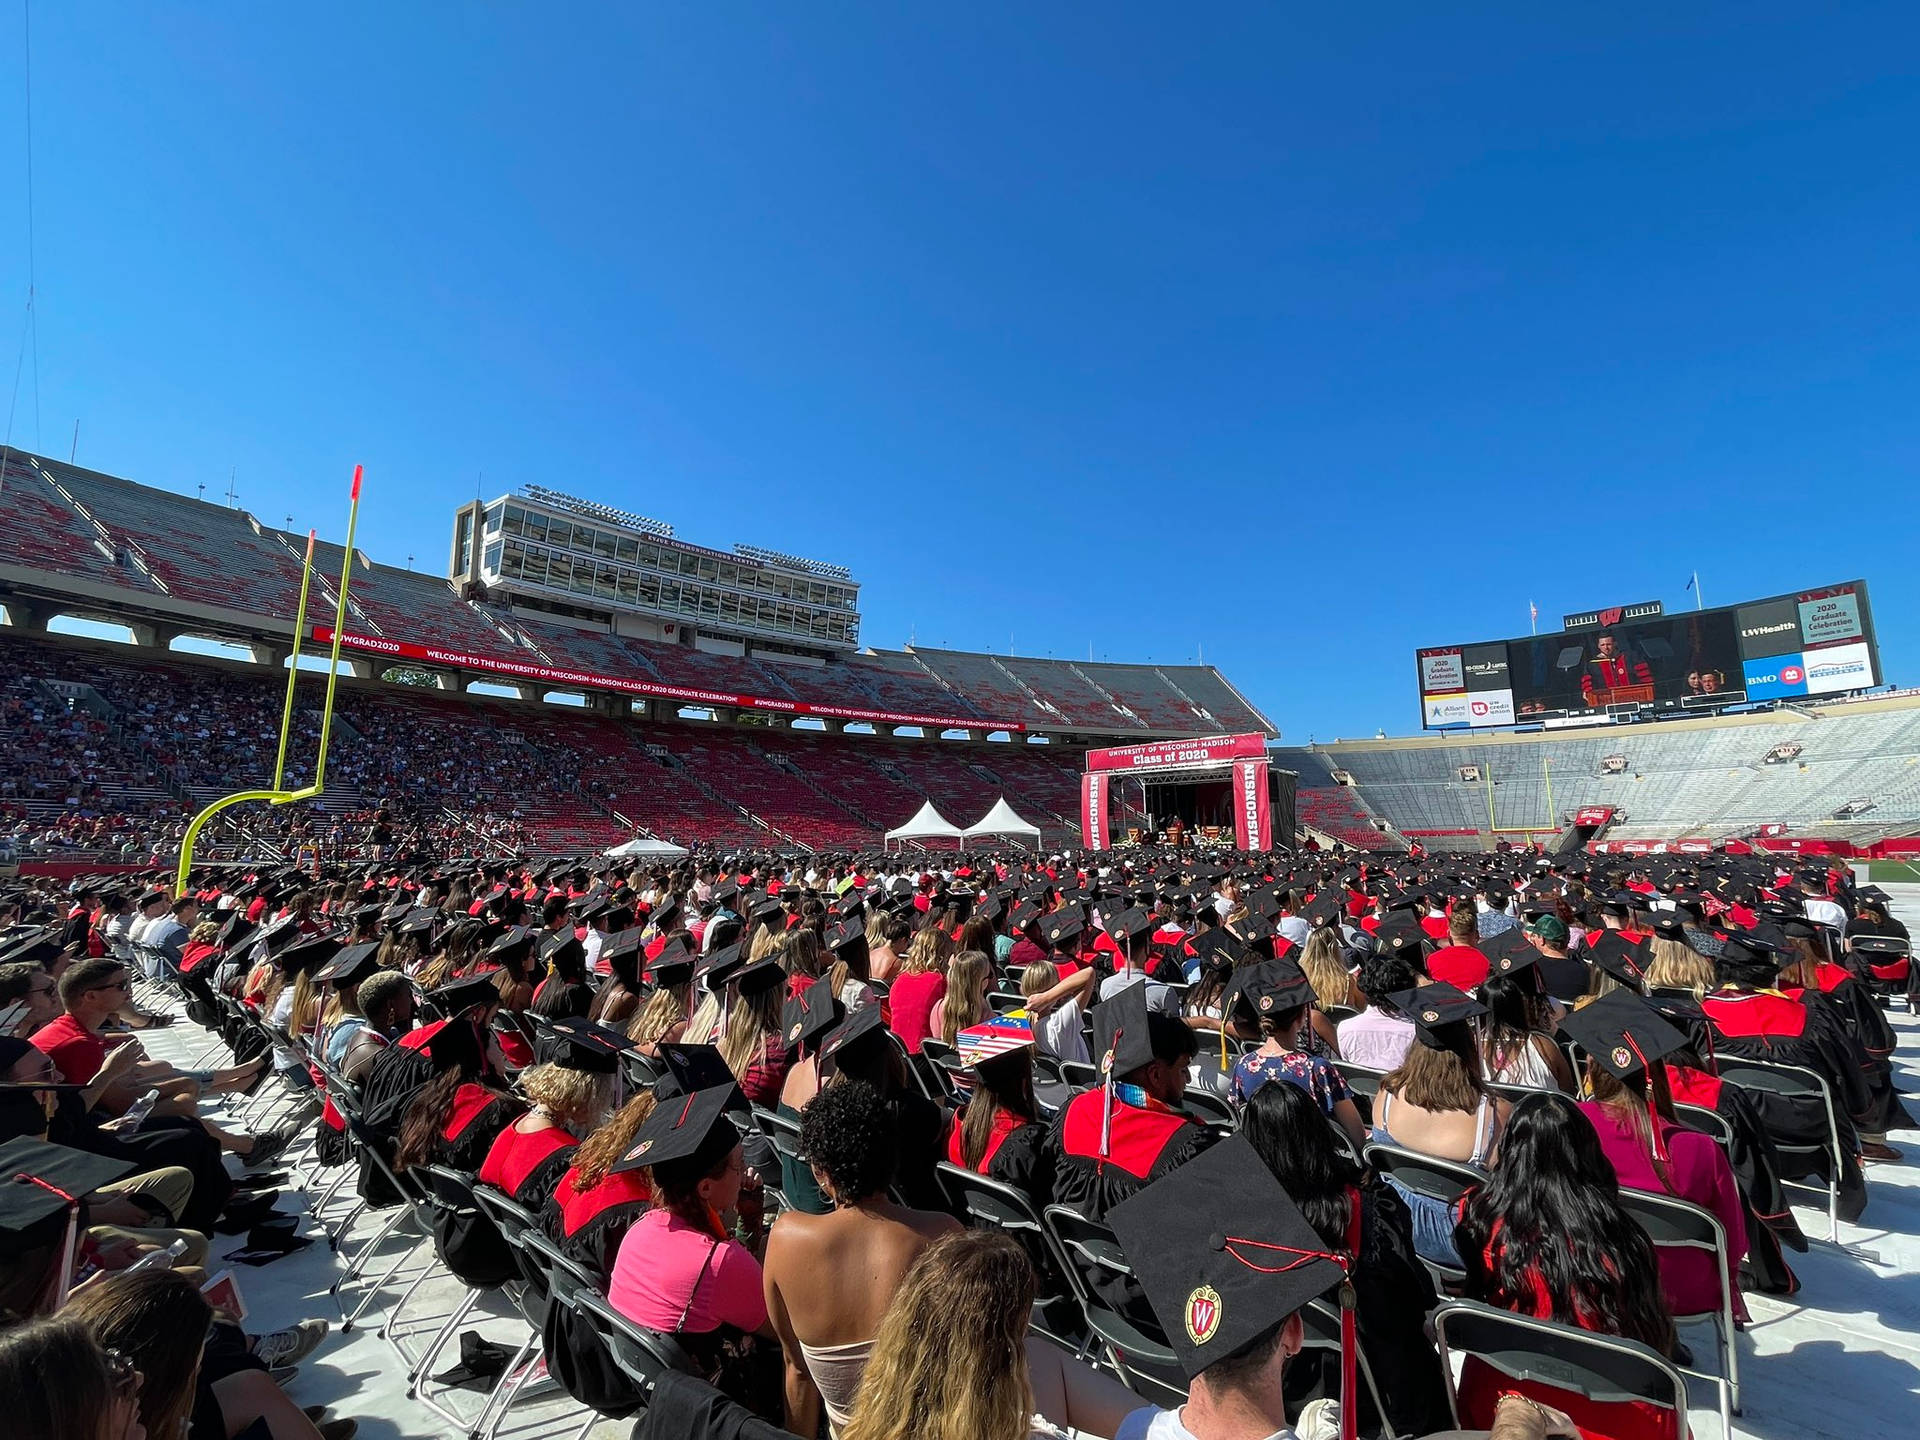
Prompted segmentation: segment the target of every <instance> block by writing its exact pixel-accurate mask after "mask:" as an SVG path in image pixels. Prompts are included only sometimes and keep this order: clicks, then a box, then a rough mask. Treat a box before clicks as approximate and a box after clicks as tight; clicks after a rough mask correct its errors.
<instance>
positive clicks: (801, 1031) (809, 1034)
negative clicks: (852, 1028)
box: [780, 980, 847, 1050]
mask: <svg viewBox="0 0 1920 1440" xmlns="http://www.w3.org/2000/svg"><path fill="white" fill-rule="evenodd" d="M846 1014H847V1012H846V1007H845V1006H843V1005H842V1004H841V1003H840V1001H839V999H838V997H836V996H835V995H833V994H832V993H831V992H830V990H829V987H828V986H826V985H823V984H821V983H820V982H819V981H817V980H816V981H815V982H814V983H813V984H811V985H809V986H808V987H807V988H806V989H804V990H802V991H801V992H800V993H799V994H798V995H795V996H794V997H793V998H792V999H791V1000H789V1001H787V1003H786V1007H785V1008H784V1009H783V1010H782V1011H781V1012H780V1033H781V1034H783V1035H784V1036H786V1039H787V1048H788V1049H789V1050H792V1049H793V1048H795V1047H796V1046H800V1045H808V1046H811V1045H813V1043H814V1042H815V1041H816V1040H818V1039H819V1038H820V1037H821V1036H822V1035H825V1034H826V1033H827V1032H828V1031H829V1030H832V1029H833V1028H834V1027H835V1026H836V1025H838V1024H839V1023H840V1022H841V1021H842V1020H844V1019H845V1018H846Z"/></svg>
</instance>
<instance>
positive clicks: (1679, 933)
mask: <svg viewBox="0 0 1920 1440" xmlns="http://www.w3.org/2000/svg"><path fill="white" fill-rule="evenodd" d="M1650 924H1651V925H1652V928H1653V933H1654V934H1656V935H1658V936H1659V937H1660V938H1661V939H1662V940H1678V941H1680V942H1681V943H1682V944H1683V945H1684V944H1685V943H1686V940H1687V917H1686V916H1685V915H1682V914H1681V913H1680V912H1679V911H1677V910H1657V911H1655V912H1654V916H1653V919H1652V921H1651V922H1650ZM1607 933H1608V934H1609V935H1615V934H1618V933H1619V932H1618V931H1614V930H1609V931H1608V932H1607ZM1591 948H1598V944H1597V942H1596V944H1595V946H1594V947H1591Z"/></svg>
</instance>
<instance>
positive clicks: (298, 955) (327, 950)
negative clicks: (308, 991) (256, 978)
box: [274, 935, 340, 975]
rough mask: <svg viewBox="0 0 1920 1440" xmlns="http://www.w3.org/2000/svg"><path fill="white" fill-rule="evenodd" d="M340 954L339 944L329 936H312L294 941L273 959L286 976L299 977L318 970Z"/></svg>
mask: <svg viewBox="0 0 1920 1440" xmlns="http://www.w3.org/2000/svg"><path fill="white" fill-rule="evenodd" d="M339 952H340V942H339V941H338V940H336V939H334V937H333V936H331V935H313V936H310V937H308V938H307V939H305V940H300V941H296V942H295V943H294V944H292V945H289V946H287V948H286V949H284V950H282V951H281V952H280V953H279V954H278V955H276V956H275V957H274V964H276V965H278V966H279V967H280V968H281V969H282V970H284V971H286V972H287V974H288V975H301V974H305V973H310V972H312V971H314V970H317V969H319V967H320V966H322V965H324V964H326V963H327V961H329V960H331V959H332V958H333V957H334V956H335V955H337V954H338V953H339Z"/></svg>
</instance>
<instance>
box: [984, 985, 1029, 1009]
mask: <svg viewBox="0 0 1920 1440" xmlns="http://www.w3.org/2000/svg"><path fill="white" fill-rule="evenodd" d="M987 1004H988V1005H990V1006H991V1007H992V1008H993V1013H994V1014H996V1015H1005V1014H1007V1013H1009V1012H1010V1011H1014V1010H1024V1009H1025V1008H1026V1005H1027V997H1026V996H1024V995H1022V994H1021V993H1020V992H1019V991H1018V990H989V991H988V992H987Z"/></svg>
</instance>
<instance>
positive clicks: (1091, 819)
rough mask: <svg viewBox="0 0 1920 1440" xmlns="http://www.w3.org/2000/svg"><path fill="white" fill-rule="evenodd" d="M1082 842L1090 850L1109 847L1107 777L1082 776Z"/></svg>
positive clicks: (1090, 774) (1088, 774)
mask: <svg viewBox="0 0 1920 1440" xmlns="http://www.w3.org/2000/svg"><path fill="white" fill-rule="evenodd" d="M1080 843H1081V844H1082V845H1084V846H1086V848H1087V849H1089V850H1104V849H1106V848H1107V777H1106V776H1105V775H1095V774H1093V773H1091V772H1089V773H1087V774H1085V775H1082V776H1081V777H1080Z"/></svg>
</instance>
